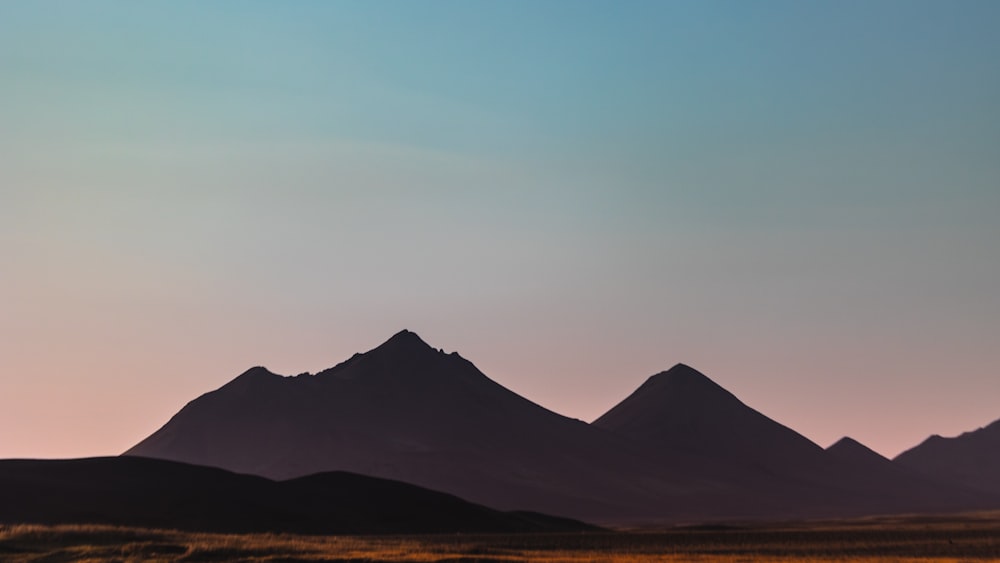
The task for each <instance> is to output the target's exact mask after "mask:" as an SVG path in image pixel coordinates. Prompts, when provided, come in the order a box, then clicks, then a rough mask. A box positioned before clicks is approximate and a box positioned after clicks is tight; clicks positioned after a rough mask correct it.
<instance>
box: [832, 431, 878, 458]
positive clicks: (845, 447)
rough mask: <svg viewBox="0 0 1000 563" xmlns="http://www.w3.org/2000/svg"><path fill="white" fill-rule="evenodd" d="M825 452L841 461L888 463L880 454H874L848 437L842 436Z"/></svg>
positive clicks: (873, 451) (871, 450)
mask: <svg viewBox="0 0 1000 563" xmlns="http://www.w3.org/2000/svg"><path fill="white" fill-rule="evenodd" d="M826 451H827V452H829V453H830V454H833V455H835V456H837V457H840V458H842V459H853V460H862V459H868V460H874V459H877V460H879V461H889V460H888V459H887V458H886V457H885V456H883V455H882V454H880V453H878V452H876V451H875V450H873V449H871V448H869V447H868V446H866V445H864V444H862V443H861V442H859V441H857V440H855V439H854V438H851V437H850V436H844V437H843V438H841V439H839V440H837V441H836V443H834V444H833V445H831V446H830V447H828V448H827V449H826Z"/></svg>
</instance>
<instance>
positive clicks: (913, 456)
mask: <svg viewBox="0 0 1000 563" xmlns="http://www.w3.org/2000/svg"><path fill="white" fill-rule="evenodd" d="M894 461H895V462H896V463H898V464H900V465H903V466H906V467H909V468H911V469H913V470H916V471H919V472H921V473H923V474H924V475H928V476H931V477H934V478H936V479H939V480H947V481H950V482H954V483H961V484H963V485H965V486H967V487H971V488H974V489H976V490H980V491H985V492H989V493H994V494H1000V420H997V421H994V422H993V423H992V424H989V425H988V426H985V427H983V428H980V429H978V430H974V431H972V432H965V433H964V434H962V435H961V436H956V437H954V438H942V437H941V436H937V435H934V436H931V437H930V438H927V439H926V440H924V441H923V442H922V443H921V444H920V445H918V446H916V447H914V448H912V449H909V450H907V451H905V452H903V453H901V454H899V455H898V456H896V458H895V460H894Z"/></svg>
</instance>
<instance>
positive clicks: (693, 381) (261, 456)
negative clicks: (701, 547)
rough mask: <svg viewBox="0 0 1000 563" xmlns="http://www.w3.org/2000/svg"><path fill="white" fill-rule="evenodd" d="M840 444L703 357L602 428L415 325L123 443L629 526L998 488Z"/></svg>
mask: <svg viewBox="0 0 1000 563" xmlns="http://www.w3.org/2000/svg"><path fill="white" fill-rule="evenodd" d="M835 453H836V452H834V453H831V452H827V451H825V450H823V449H822V448H820V447H819V446H817V445H816V444H814V443H812V442H811V441H809V440H807V439H806V438H805V437H803V436H801V435H800V434H798V433H796V432H795V431H793V430H791V429H789V428H787V427H785V426H783V425H781V424H779V423H777V422H775V421H773V420H771V419H769V418H767V417H766V416H764V415H763V414H761V413H759V412H757V411H756V410H754V409H752V408H750V407H749V406H747V405H745V404H743V403H742V402H741V401H740V400H739V399H737V398H736V397H735V396H733V395H732V394H731V393H729V392H728V391H726V390H725V389H723V388H722V387H720V386H719V385H717V384H715V383H714V382H712V381H711V380H710V379H709V378H707V377H706V376H704V375H703V374H701V373H699V372H697V371H696V370H694V369H692V368H690V367H688V366H684V365H677V366H675V367H674V368H671V369H670V370H668V371H666V372H663V373H661V374H658V375H655V376H653V377H651V378H649V380H648V381H646V383H644V384H643V385H642V386H641V387H640V388H639V389H637V390H636V391H635V393H633V394H632V395H631V396H629V397H628V398H626V399H625V400H624V401H622V402H621V403H620V404H619V405H617V406H616V407H614V408H613V409H611V410H610V411H609V412H608V413H607V414H605V415H604V416H602V417H600V418H599V419H598V420H596V421H595V422H594V423H593V424H586V423H584V422H581V421H579V420H573V419H569V418H566V417H564V416H561V415H559V414H556V413H554V412H552V411H549V410H547V409H545V408H543V407H541V406H539V405H537V404H535V403H532V402H531V401H529V400H527V399H525V398H523V397H521V396H519V395H517V394H516V393H513V392H512V391H510V390H508V389H506V388H504V387H502V386H501V385H499V384H497V383H496V382H494V381H492V380H491V379H489V378H488V377H486V375H484V374H483V373H482V372H480V371H479V370H478V369H477V368H476V367H475V366H474V365H473V364H472V363H471V362H469V361H467V360H466V359H464V358H462V357H461V356H459V355H458V354H457V353H450V354H446V353H444V352H443V351H440V350H436V349H434V348H431V347H430V346H428V345H427V344H426V343H425V342H424V341H423V340H421V339H420V337H418V336H417V335H416V334H414V333H412V332H409V331H402V332H400V333H398V334H396V335H394V336H393V337H392V338H390V339H389V340H388V341H386V342H385V343H383V344H382V345H380V346H378V347H376V348H375V349H373V350H370V351H368V352H366V353H363V354H355V355H354V356H352V357H351V358H350V359H348V360H347V361H345V362H343V363H341V364H339V365H337V366H335V367H333V368H330V369H328V370H325V371H321V372H319V373H317V374H315V375H310V374H303V375H299V376H295V377H282V376H279V375H275V374H273V373H271V372H270V371H268V370H267V369H265V368H262V367H258V368H253V369H251V370H248V371H247V372H245V373H243V374H242V375H240V376H239V377H237V378H236V379H234V380H233V381H231V382H229V383H227V384H226V385H224V386H222V387H221V388H219V389H217V390H215V391H212V392H210V393H206V394H205V395H202V396H201V397H198V398H197V399H195V400H194V401H191V402H190V403H188V404H187V405H186V406H185V407H184V408H183V409H181V410H180V411H179V412H178V413H177V414H176V415H174V417H173V418H171V419H170V421H168V422H167V423H166V424H165V425H164V426H163V427H162V428H160V429H159V430H157V431H156V432H155V433H153V434H152V435H151V436H149V437H148V438H146V439H145V440H143V441H142V442H140V443H139V444H137V445H136V446H134V447H133V448H131V449H130V450H128V451H127V452H126V453H125V455H137V456H145V457H153V458H161V459H169V460H175V461H181V462H186V463H193V464H199V465H207V466H213V467H221V468H225V469H228V470H231V471H236V472H240V473H250V474H255V475H262V476H265V477H269V478H274V479H288V478H293V477H300V476H305V475H309V474H312V473H317V472H324V471H331V470H340V471H350V472H354V473H361V474H365V475H371V476H376V477H383V478H389V479H396V480H400V481H405V482H408V483H413V484H416V485H420V486H423V487H428V488H431V489H434V490H441V491H446V492H449V493H452V494H455V495H458V496H460V497H462V498H465V499H468V500H470V501H473V502H477V503H481V504H485V505H487V506H491V507H494V508H497V509H500V510H519V509H527V510H533V511H538V512H543V513H548V514H558V515H566V516H572V517H574V518H580V519H583V520H588V521H594V522H598V523H615V524H628V523H647V522H692V521H708V520H725V519H731V520H732V519H760V518H785V517H825V516H849V515H859V514H871V513H885V512H892V511H914V510H953V509H962V508H983V507H984V506H983V505H984V502H985V503H986V504H987V505H988V504H989V502H993V501H992V500H991V501H983V500H982V499H981V498H980V496H977V495H970V494H968V493H967V492H965V491H963V490H961V489H960V488H956V487H953V486H951V485H949V484H948V483H934V484H933V486H930V485H928V482H929V479H926V478H920V479H915V480H914V479H908V478H900V479H885V478H884V477H875V476H874V474H872V475H869V473H868V471H867V469H866V468H867V467H868V466H869V465H870V464H869V463H868V462H867V461H865V460H859V459H857V458H856V457H857V456H854V457H852V456H837V455H834V454H835ZM869 461H870V460H869ZM890 463H891V462H890ZM904 473H906V472H904ZM991 506H998V507H1000V501H997V502H996V504H995V505H991Z"/></svg>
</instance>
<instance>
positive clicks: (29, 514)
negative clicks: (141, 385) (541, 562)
mask: <svg viewBox="0 0 1000 563" xmlns="http://www.w3.org/2000/svg"><path fill="white" fill-rule="evenodd" d="M0 523H10V524H15V523H16V524H22V523H35V524H111V525H123V526H140V527H153V528H172V529H182V530H192V531H211V532H233V533H235V532H241V533H245V532H295V533H309V534H313V533H315V534H373V533H393V534H400V533H407V534H409V533H456V532H466V533H473V532H474V533H484V532H504V533H510V532H554V531H581V530H587V529H593V528H592V527H591V526H588V525H586V524H582V523H580V522H575V521H571V520H566V519H560V518H552V517H548V516H545V515H541V514H531V513H503V512H499V511H496V510H492V509H489V508H486V507H484V506H480V505H476V504H472V503H468V502H465V501H463V500H462V499H459V498H457V497H454V496H452V495H448V494H444V493H439V492H435V491H430V490H427V489H423V488H420V487H416V486H413V485H409V484H406V483H400V482H398V481H388V480H384V479H376V478H372V477H365V476H363V475H356V474H351V473H342V472H334V473H321V474H317V475H311V476H309V477H304V478H300V479H293V480H290V481H283V482H276V481H271V480H269V479H265V478H262V477H257V476H253V475H240V474H236V473H231V472H229V471H225V470H221V469H215V468H209V467H201V466H195V465H189V464H183V463H177V462H172V461H165V460H156V459H147V458H140V457H113V458H88V459H71V460H0Z"/></svg>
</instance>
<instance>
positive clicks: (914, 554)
mask: <svg viewBox="0 0 1000 563" xmlns="http://www.w3.org/2000/svg"><path fill="white" fill-rule="evenodd" d="M233 560H236V561H259V562H264V561H268V562H278V561H283V562H291V561H449V562H458V561H491V562H501V561H542V562H555V561H564V562H583V561H611V562H638V561H663V562H680V561H693V562H718V561H746V562H750V561H823V562H837V561H899V562H920V563H930V562H946V561H947V562H956V563H957V562H961V561H982V560H995V561H1000V513H983V514H975V515H964V516H961V517H950V518H921V517H903V518H871V519H860V520H850V521H839V522H819V523H808V524H802V523H800V524H794V523H793V524H785V525H770V526H755V527H747V528H739V529H729V530H708V529H705V530H698V529H670V530H659V531H636V532H615V533H585V534H542V535H439V536H302V535H288V534H247V535H240V534H202V533H190V532H179V531H173V530H148V529H141V528H126V527H115V526H97V525H62V526H38V525H27V524H25V525H12V526H10V525H8V526H0V561H11V562H32V563H35V562H58V561H233Z"/></svg>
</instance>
